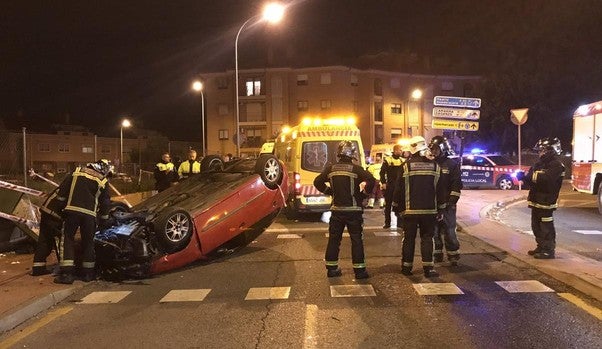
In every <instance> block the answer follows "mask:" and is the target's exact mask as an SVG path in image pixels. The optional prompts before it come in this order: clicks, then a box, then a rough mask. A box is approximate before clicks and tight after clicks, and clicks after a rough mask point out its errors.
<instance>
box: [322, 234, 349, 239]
mask: <svg viewBox="0 0 602 349" xmlns="http://www.w3.org/2000/svg"><path fill="white" fill-rule="evenodd" d="M324 236H326V237H329V236H330V234H329V233H325V234H324ZM343 237H344V238H348V237H349V233H343Z"/></svg>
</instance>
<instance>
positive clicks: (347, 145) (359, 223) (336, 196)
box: [314, 141, 375, 279]
mask: <svg viewBox="0 0 602 349" xmlns="http://www.w3.org/2000/svg"><path fill="white" fill-rule="evenodd" d="M356 153H357V150H356V148H355V145H354V144H353V143H352V142H350V141H342V142H341V143H339V146H338V149H337V157H338V158H339V161H338V162H337V163H336V164H328V165H326V167H325V168H324V171H322V173H320V174H319V175H318V176H317V177H316V178H315V179H314V186H315V187H316V188H317V189H318V190H319V191H320V192H322V193H324V194H326V195H331V196H332V205H331V207H330V210H331V212H332V215H331V217H330V222H329V227H328V232H329V235H328V245H327V247H326V256H325V259H326V275H327V276H328V277H337V276H341V275H342V272H341V269H340V268H339V248H340V245H341V239H342V237H343V230H344V229H345V227H347V230H348V231H349V236H350V237H351V259H352V262H353V272H354V273H355V278H356V279H366V278H368V277H369V275H368V272H367V271H366V261H365V259H364V244H363V241H362V231H363V224H364V217H363V213H364V208H363V207H362V202H363V201H364V199H365V198H366V197H367V195H366V193H370V192H372V189H373V188H374V185H375V179H374V177H372V175H371V174H370V173H369V172H368V171H366V170H364V169H363V168H362V167H361V166H359V165H356V164H354V163H353V159H356V156H357V154H356ZM326 183H328V184H329V186H328V185H326ZM361 183H365V186H364V188H363V190H362V186H361V185H360V184H361Z"/></svg>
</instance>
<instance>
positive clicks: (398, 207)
mask: <svg viewBox="0 0 602 349" xmlns="http://www.w3.org/2000/svg"><path fill="white" fill-rule="evenodd" d="M410 149H411V150H410V152H411V153H412V155H411V156H410V158H409V159H408V160H407V161H406V162H405V163H404V164H403V167H402V170H401V174H400V176H399V182H398V183H397V186H396V188H395V193H394V195H393V210H394V211H395V213H396V214H397V215H403V231H404V236H403V243H402V258H401V273H402V274H404V275H412V267H413V264H414V250H415V243H416V235H417V234H418V229H420V254H421V256H422V268H423V271H424V276H426V277H434V276H437V275H438V274H437V272H436V271H435V269H434V265H435V264H434V262H433V234H434V231H435V224H436V222H437V219H438V218H439V217H440V216H441V215H442V213H439V212H438V208H439V207H441V208H443V207H444V195H445V192H444V188H443V186H442V185H441V182H440V181H439V178H440V176H441V167H440V166H439V165H438V164H437V163H436V162H435V161H434V160H430V159H429V158H428V155H429V154H428V153H429V152H428V147H427V145H426V140H425V139H424V137H421V136H416V137H413V138H412V139H411V140H410Z"/></svg>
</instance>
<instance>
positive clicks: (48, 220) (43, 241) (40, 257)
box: [31, 188, 67, 276]
mask: <svg viewBox="0 0 602 349" xmlns="http://www.w3.org/2000/svg"><path fill="white" fill-rule="evenodd" d="M58 191H59V188H56V189H55V190H54V191H53V192H52V193H50V195H48V197H47V198H46V200H45V201H44V203H43V204H42V206H40V234H39V236H38V242H37V244H36V249H35V252H34V255H33V267H32V268H31V275H32V276H40V275H46V274H50V271H49V270H48V269H47V268H46V258H48V256H49V255H50V253H51V252H52V250H55V251H57V253H58V248H57V241H56V240H58V239H59V238H60V236H61V234H62V231H63V217H62V216H61V214H62V211H63V208H65V205H66V204H67V198H66V197H62V196H59V195H58Z"/></svg>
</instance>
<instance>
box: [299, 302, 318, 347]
mask: <svg viewBox="0 0 602 349" xmlns="http://www.w3.org/2000/svg"><path fill="white" fill-rule="evenodd" d="M317 322H318V306H317V305H315V304H307V305H306V306H305V339H304V341H303V349H313V348H317V347H318V334H317V331H316V327H317V326H316V325H317Z"/></svg>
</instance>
